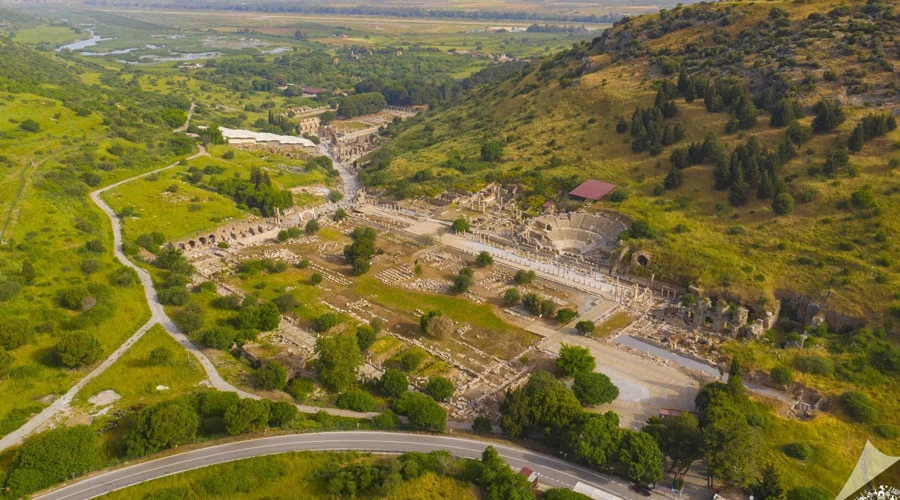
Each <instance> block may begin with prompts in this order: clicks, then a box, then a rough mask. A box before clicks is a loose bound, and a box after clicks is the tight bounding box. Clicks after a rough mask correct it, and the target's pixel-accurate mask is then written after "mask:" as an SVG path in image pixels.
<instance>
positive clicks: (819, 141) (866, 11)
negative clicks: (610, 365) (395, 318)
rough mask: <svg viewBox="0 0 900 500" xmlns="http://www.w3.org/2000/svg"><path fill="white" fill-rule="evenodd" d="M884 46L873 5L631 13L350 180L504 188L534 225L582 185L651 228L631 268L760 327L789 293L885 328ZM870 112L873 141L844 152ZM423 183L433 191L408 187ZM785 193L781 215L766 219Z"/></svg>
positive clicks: (899, 276)
mask: <svg viewBox="0 0 900 500" xmlns="http://www.w3.org/2000/svg"><path fill="white" fill-rule="evenodd" d="M898 34H900V20H898V12H897V11H896V9H895V8H893V7H891V6H890V5H889V4H887V3H878V2H871V3H864V2H837V1H815V2H807V3H794V2H766V3H764V4H756V3H716V4H700V5H694V6H690V7H680V8H676V9H673V10H671V11H663V12H662V13H660V14H658V15H653V16H641V17H638V18H634V19H626V20H623V21H621V22H619V23H617V24H616V25H615V27H614V28H612V29H611V30H609V31H607V32H605V33H604V34H603V35H602V36H600V37H598V38H596V39H595V40H593V41H592V42H591V43H586V44H581V45H577V46H575V47H573V48H572V49H571V50H569V51H566V52H565V53H563V54H560V55H558V56H556V57H554V58H552V59H548V60H545V61H542V62H541V63H540V64H533V65H531V66H530V67H529V68H527V69H526V70H525V71H523V73H522V74H521V75H518V76H516V77H514V78H511V79H509V80H507V81H505V82H503V83H502V84H499V85H497V86H494V87H486V88H482V89H479V90H478V91H476V92H475V93H474V94H473V95H471V96H469V98H468V100H467V101H466V102H460V103H456V105H452V106H445V107H443V108H442V109H436V110H433V111H432V112H430V113H428V114H427V115H426V116H425V117H423V118H422V119H419V120H414V121H411V122H410V123H409V124H408V125H407V128H406V129H405V130H404V131H402V132H401V133H400V134H399V135H398V137H397V138H396V140H395V141H394V143H393V146H392V158H391V161H390V162H389V166H387V165H388V162H385V161H383V160H384V159H385V157H386V156H388V155H387V153H382V154H380V155H379V158H380V159H379V161H376V162H373V163H372V164H371V165H370V166H368V167H367V168H366V169H365V171H364V172H365V174H364V179H365V180H366V182H367V183H368V184H369V185H370V186H373V187H375V188H385V189H387V190H388V191H390V192H393V193H394V194H396V195H397V196H401V197H402V196H417V195H426V194H433V193H435V192H438V191H440V190H442V189H445V188H459V189H472V188H477V187H479V186H481V185H483V184H484V183H485V182H488V181H491V180H502V181H504V182H518V183H521V184H522V185H523V186H525V187H526V193H527V195H528V196H527V198H526V199H525V200H523V203H522V204H523V207H524V208H527V209H530V210H531V211H532V212H533V213H536V212H537V207H539V206H540V204H542V203H543V202H544V201H546V200H555V201H557V202H558V204H559V205H560V206H563V207H566V206H572V205H573V204H572V203H571V202H570V201H568V200H566V199H565V197H564V193H565V192H567V191H568V189H570V188H571V187H572V186H573V185H575V184H576V183H577V182H580V181H581V180H584V179H585V178H591V177H593V178H599V179H602V180H608V181H611V182H615V183H617V184H619V185H620V186H621V187H622V189H623V194H627V196H620V198H625V200H624V201H620V202H618V203H614V202H611V201H603V202H600V203H598V204H597V205H596V206H595V207H592V208H601V207H602V208H612V209H615V210H620V211H622V212H624V213H625V214H627V215H629V216H631V217H632V218H635V219H647V220H648V221H649V222H650V225H651V227H652V228H654V229H655V232H656V235H655V237H654V238H652V239H641V240H632V241H629V242H628V243H627V247H628V248H629V249H632V250H633V249H636V248H640V249H642V250H646V251H648V252H650V254H651V255H652V256H653V258H652V259H651V263H650V265H649V266H648V267H647V268H646V269H645V268H639V269H632V271H633V272H636V273H639V274H646V275H648V276H649V275H650V274H655V275H656V278H657V279H660V278H662V279H666V280H669V281H672V282H676V283H679V284H682V285H685V286H687V285H698V286H700V287H702V288H703V289H704V291H705V292H706V293H712V294H716V295H725V296H728V297H731V298H734V299H738V300H741V301H743V302H745V303H747V304H749V305H751V306H752V307H753V308H755V309H756V311H755V313H756V314H761V313H762V311H763V309H765V308H772V307H774V306H773V304H774V303H775V299H776V298H777V299H784V298H790V297H792V296H794V295H797V294H799V295H802V296H806V297H809V298H810V299H811V300H814V301H817V302H820V303H823V304H827V305H828V306H829V307H830V308H831V309H833V310H835V311H838V312H840V313H842V314H843V315H846V316H848V317H853V318H865V319H867V320H873V321H884V322H891V321H896V320H897V319H900V316H898V315H900V285H898V284H900V268H898V265H897V262H896V259H895V257H894V256H895V255H897V254H898V253H900V252H898V250H900V248H898V243H897V242H896V241H895V239H896V238H894V237H892V235H896V234H898V233H900V216H898V215H897V214H898V213H900V194H898V193H900V168H897V166H898V165H897V164H898V163H900V149H898V148H900V132H898V131H897V130H896V129H893V130H888V129H889V128H890V127H891V126H893V125H889V124H888V122H889V121H890V122H892V123H893V122H895V121H896V120H895V119H893V120H891V119H890V118H889V117H890V114H891V112H892V111H893V109H894V108H895V107H896V106H898V89H900V77H898V74H897V73H896V72H895V69H896V68H897V66H898V56H900V53H898V37H897V35H898ZM820 100H825V101H826V103H825V104H822V105H818V106H817V103H818V102H819V101H820ZM834 101H839V103H840V104H842V106H841V107H840V110H836V106H834V105H833V104H832V103H833V102H834ZM637 107H641V108H643V111H642V112H641V113H637V114H636V113H635V112H636V108H637ZM816 110H819V111H820V113H818V114H821V115H823V117H822V118H819V119H818V120H817V119H816V115H817V113H816ZM832 114H838V115H840V114H842V115H843V116H844V120H843V121H841V120H840V119H839V118H835V117H833V116H832ZM869 114H873V115H874V116H875V117H876V118H875V119H873V120H872V122H873V123H876V122H877V123H881V124H882V125H881V126H880V128H881V130H876V129H879V127H878V126H875V127H870V128H871V129H872V133H870V134H863V136H860V137H862V138H863V139H867V140H864V141H863V145H862V146H861V149H860V150H859V151H845V149H844V148H845V147H846V146H847V144H848V141H850V142H852V141H851V138H852V136H853V135H854V131H855V130H856V127H857V124H858V123H859V122H860V121H861V120H862V119H863V118H864V117H865V116H867V115H869ZM773 116H774V120H773ZM635 118H637V119H638V120H637V121H640V122H641V123H640V125H635ZM813 126H815V128H816V129H817V130H816V131H815V132H814V131H813V130H812V128H813ZM617 129H618V130H617ZM819 129H821V130H819ZM862 129H865V127H862ZM863 131H864V130H863ZM870 136H874V137H870ZM860 137H857V138H856V139H857V142H859V139H860ZM494 138H500V139H501V142H502V143H503V146H504V153H503V161H501V162H494V163H488V162H484V161H482V160H481V159H480V158H479V151H480V147H481V144H482V143H483V142H485V141H487V140H489V139H494ZM707 138H709V140H707ZM692 142H695V143H696V144H695V147H694V148H691V149H690V150H689V149H688V146H689V145H690V144H691V143H692ZM704 142H707V143H708V146H707V148H705V149H707V150H710V151H712V152H711V153H710V154H703V153H700V152H701V151H702V150H703V149H704V148H703V147H702V145H703V143H704ZM851 146H853V145H852V144H851ZM677 150H680V151H678V152H676V151H677ZM708 152H709V151H708ZM673 153H674V155H673ZM689 153H690V159H686V158H687V155H688V154H689ZM845 158H846V159H847V161H845V160H844V159H845ZM673 160H674V162H673ZM673 163H674V165H675V166H676V167H678V168H675V169H674V171H675V173H672V172H673ZM423 169H430V170H431V171H432V175H433V177H432V179H431V180H429V181H426V182H413V179H412V176H413V175H415V173H416V172H418V171H420V170H423ZM424 177H426V178H427V177H428V176H424ZM421 178H423V176H422V175H420V176H419V179H421ZM667 178H668V182H667ZM398 180H399V181H398ZM761 186H762V187H761ZM782 193H784V194H787V195H790V197H791V198H792V200H793V208H792V210H790V211H789V213H787V214H784V215H778V214H776V213H775V209H774V208H773V201H774V199H775V198H776V197H777V195H778V194H782ZM786 198H787V197H786V196H781V198H780V199H781V201H784V200H785V199H786ZM778 209H779V210H780V211H782V212H783V211H785V207H784V206H783V205H780V206H779V207H778Z"/></svg>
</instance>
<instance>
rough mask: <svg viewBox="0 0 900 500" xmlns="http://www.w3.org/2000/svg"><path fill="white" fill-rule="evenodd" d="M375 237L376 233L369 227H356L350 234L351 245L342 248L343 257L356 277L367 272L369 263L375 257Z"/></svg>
mask: <svg viewBox="0 0 900 500" xmlns="http://www.w3.org/2000/svg"><path fill="white" fill-rule="evenodd" d="M376 236H377V233H376V232H375V230H374V229H372V228H370V227H366V228H363V227H358V228H356V229H354V230H353V232H352V233H350V238H351V239H352V240H353V243H351V244H350V245H347V246H345V247H344V257H345V258H346V259H347V260H348V261H350V264H351V265H352V267H353V274H355V275H356V276H361V275H363V274H365V273H366V272H368V271H369V266H370V261H371V260H372V257H373V256H374V255H375V238H376Z"/></svg>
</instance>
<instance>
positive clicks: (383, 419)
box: [372, 410, 400, 431]
mask: <svg viewBox="0 0 900 500" xmlns="http://www.w3.org/2000/svg"><path fill="white" fill-rule="evenodd" d="M372 425H374V426H375V428H376V429H381V430H383V431H390V430H394V429H395V428H397V426H398V425H400V418H399V417H397V415H396V414H395V413H394V412H392V411H391V410H384V411H383V412H381V413H379V414H378V415H376V416H374V417H372Z"/></svg>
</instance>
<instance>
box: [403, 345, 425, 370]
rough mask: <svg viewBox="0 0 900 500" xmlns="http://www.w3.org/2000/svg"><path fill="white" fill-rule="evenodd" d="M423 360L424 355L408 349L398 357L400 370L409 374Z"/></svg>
mask: <svg viewBox="0 0 900 500" xmlns="http://www.w3.org/2000/svg"><path fill="white" fill-rule="evenodd" d="M424 359H425V353H423V352H421V351H418V350H413V349H410V350H408V351H406V352H404V353H403V354H402V355H401V356H400V368H402V369H403V370H405V371H407V372H411V371H413V370H415V369H416V368H418V367H419V365H421V364H422V361H423V360H424Z"/></svg>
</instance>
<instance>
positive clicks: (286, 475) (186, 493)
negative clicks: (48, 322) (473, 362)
mask: <svg viewBox="0 0 900 500" xmlns="http://www.w3.org/2000/svg"><path fill="white" fill-rule="evenodd" d="M334 460H339V461H341V462H349V461H360V462H374V461H377V460H379V457H377V456H373V455H359V454H341V453H325V452H322V453H314V452H303V453H288V454H283V455H273V456H269V457H260V458H251V459H248V460H241V461H237V462H231V463H227V464H221V465H213V466H210V467H206V468H203V469H198V470H194V471H190V472H185V473H182V474H177V475H174V476H170V477H167V478H164V479H158V480H155V481H150V482H147V483H143V484H140V485H137V486H132V487H130V488H126V489H124V490H120V491H117V492H114V493H110V494H108V495H104V496H103V497H101V498H105V499H109V500H114V499H126V498H148V497H149V498H157V497H160V496H165V497H166V498H169V497H172V498H187V497H189V498H198V499H204V498H222V497H227V498H233V499H250V498H266V497H270V496H271V497H283V496H284V495H285V493H286V492H302V497H303V498H305V499H309V500H318V499H323V500H324V499H327V498H332V496H331V495H329V494H328V492H327V490H326V485H325V484H324V483H323V482H322V481H320V480H317V479H316V477H315V471H316V470H317V469H319V468H321V467H323V466H324V465H325V464H326V463H328V462H329V461H334ZM380 498H385V499H392V500H400V499H403V500H426V499H428V500H431V499H439V498H446V499H458V500H469V499H471V500H475V499H479V498H481V495H480V493H479V492H478V490H477V488H475V486H474V485H471V484H467V483H463V482H461V481H459V480H456V479H453V478H450V477H445V476H436V475H434V474H432V473H426V474H424V475H423V476H421V477H419V478H417V479H414V480H411V481H404V482H403V483H402V484H400V485H398V486H396V487H394V488H391V489H390V490H389V491H388V493H387V495H386V496H383V497H380Z"/></svg>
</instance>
